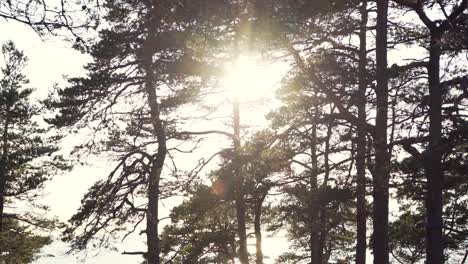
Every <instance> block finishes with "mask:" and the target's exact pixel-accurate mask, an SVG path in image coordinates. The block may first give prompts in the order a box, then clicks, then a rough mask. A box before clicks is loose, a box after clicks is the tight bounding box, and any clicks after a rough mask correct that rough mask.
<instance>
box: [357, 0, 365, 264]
mask: <svg viewBox="0 0 468 264" xmlns="http://www.w3.org/2000/svg"><path fill="white" fill-rule="evenodd" d="M366 33H367V0H363V1H362V6H361V25H360V32H359V39H360V43H359V91H358V97H359V99H358V100H359V103H358V119H359V123H358V124H357V130H358V131H357V137H358V138H357V146H356V170H357V175H356V178H357V191H356V198H357V201H356V202H357V205H356V207H357V208H356V209H357V210H356V211H357V213H356V225H357V234H356V264H365V263H366V249H367V241H366V240H367V238H366V226H367V223H366V220H367V212H366V129H365V127H363V125H362V124H364V123H365V122H366V87H367V80H366V79H367V78H366V76H367V72H366V64H367V41H366Z"/></svg>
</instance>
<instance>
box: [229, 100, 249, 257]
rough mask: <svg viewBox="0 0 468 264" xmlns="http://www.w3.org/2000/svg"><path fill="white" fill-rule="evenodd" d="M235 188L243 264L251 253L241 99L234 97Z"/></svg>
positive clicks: (238, 232) (240, 255) (238, 233)
mask: <svg viewBox="0 0 468 264" xmlns="http://www.w3.org/2000/svg"><path fill="white" fill-rule="evenodd" d="M233 108H234V109H233V117H234V120H233V121H234V125H233V127H234V190H235V204H236V216H237V235H238V236H239V260H240V262H241V263H242V264H248V263H249V253H248V251H247V231H246V221H245V212H246V208H245V207H246V206H245V199H244V176H243V175H242V173H241V170H240V166H241V164H239V151H240V114H239V100H238V99H237V98H236V99H234V104H233Z"/></svg>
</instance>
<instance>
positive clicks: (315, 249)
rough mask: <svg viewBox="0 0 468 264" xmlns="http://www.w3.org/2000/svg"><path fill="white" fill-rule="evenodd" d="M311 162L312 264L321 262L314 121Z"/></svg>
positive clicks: (313, 125) (315, 126) (315, 125)
mask: <svg viewBox="0 0 468 264" xmlns="http://www.w3.org/2000/svg"><path fill="white" fill-rule="evenodd" d="M316 115H317V107H315V110H314V118H313V120H316V118H315V117H316ZM310 143H311V144H310V149H311V163H312V171H311V172H310V183H309V184H310V209H309V210H310V220H309V222H310V227H309V228H310V241H309V243H310V260H311V263H312V264H319V259H320V256H319V255H320V254H319V247H320V239H319V228H318V223H319V206H318V201H317V171H318V160H317V123H316V122H315V121H313V124H312V131H311V142H310Z"/></svg>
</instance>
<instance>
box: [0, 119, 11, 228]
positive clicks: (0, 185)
mask: <svg viewBox="0 0 468 264" xmlns="http://www.w3.org/2000/svg"><path fill="white" fill-rule="evenodd" d="M7 112H8V111H7ZM5 116H7V118H5V121H4V122H5V124H4V126H3V135H2V144H3V146H2V157H1V160H0V233H1V232H3V214H4V212H3V210H4V207H5V189H6V182H7V169H6V166H7V164H6V163H7V157H8V126H9V120H8V116H9V114H8V113H6V114H5Z"/></svg>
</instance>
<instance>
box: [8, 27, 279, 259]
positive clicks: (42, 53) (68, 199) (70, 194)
mask: <svg viewBox="0 0 468 264" xmlns="http://www.w3.org/2000/svg"><path fill="white" fill-rule="evenodd" d="M0 30H1V32H2V33H3V34H1V35H0V44H3V43H5V42H6V41H7V40H12V41H13V42H15V44H16V46H17V47H18V48H19V49H20V50H23V51H24V52H25V54H26V56H27V57H28V58H29V62H28V66H27V69H26V75H27V76H28V78H29V79H30V81H31V86H32V87H34V88H36V89H37V93H36V96H37V97H40V98H44V97H45V96H46V95H47V93H48V91H49V89H50V88H51V87H52V86H53V85H54V83H64V81H63V76H64V75H68V76H76V75H82V74H83V73H84V71H83V69H82V66H83V65H84V64H85V63H86V62H88V61H90V58H89V57H88V56H86V55H83V54H81V53H79V52H77V51H75V50H73V49H71V44H70V43H67V42H63V41H61V40H60V39H58V38H49V39H48V40H42V39H41V38H40V37H39V36H38V35H37V34H35V33H34V32H33V31H32V30H31V29H30V28H28V27H26V26H23V25H20V24H18V23H8V22H5V21H2V23H1V24H0ZM230 67H234V70H233V71H232V73H233V75H232V76H228V77H227V78H226V82H225V85H226V88H228V89H229V90H231V92H232V91H234V90H235V91H236V92H233V94H232V95H231V96H239V98H240V100H241V103H242V107H241V122H242V125H243V126H251V127H253V129H254V130H255V129H260V128H261V127H263V126H264V125H265V124H266V121H265V119H264V115H265V114H266V113H267V112H268V110H269V109H270V108H271V104H272V103H274V102H273V101H274V99H273V92H272V88H273V87H276V86H277V84H278V82H279V81H280V79H281V73H282V72H283V73H284V72H285V67H286V65H284V64H283V65H276V64H275V65H269V64H268V63H264V62H261V63H259V62H257V61H251V60H249V59H247V58H245V57H241V58H240V59H239V61H237V62H236V63H234V64H233V65H231V66H230ZM239 92H240V93H239ZM259 97H264V98H266V99H267V100H266V101H264V102H263V103H262V104H257V106H255V107H252V106H250V107H248V106H247V105H248V103H247V102H248V101H252V100H255V99H258V98H259ZM224 111H225V112H226V113H227V114H230V111H232V110H231V106H229V104H227V105H225V108H224ZM225 121H226V120H224V122H225ZM211 125H212V126H213V127H214V128H217V129H226V126H225V124H224V127H223V126H222V125H221V126H220V123H217V124H214V123H213V124H211ZM217 126H219V127H217ZM195 127H200V125H195ZM205 128H206V127H205ZM194 130H195V129H194ZM251 131H252V128H250V132H251ZM244 132H245V130H244ZM210 142H211V144H210ZM76 143H78V142H73V138H72V137H70V138H69V139H68V141H67V142H66V144H67V145H73V144H76ZM207 143H208V145H211V147H209V148H211V149H213V150H214V149H215V148H216V147H218V146H219V141H217V140H211V141H210V140H208V141H207ZM193 158H194V159H195V158H196V159H198V158H199V157H193ZM98 164H99V165H98ZM105 164H108V162H107V161H106V160H104V158H103V160H97V161H95V162H94V163H92V164H90V165H86V166H78V167H75V169H74V170H73V171H72V172H70V173H66V174H65V175H59V176H57V177H55V178H54V179H53V180H52V181H51V182H50V183H49V184H48V185H47V188H46V191H45V193H46V195H45V197H44V203H46V204H48V205H49V206H50V208H51V212H50V215H51V216H57V217H59V219H60V220H61V221H64V222H65V221H67V220H68V219H69V217H70V216H71V215H72V214H73V213H74V212H75V211H76V210H77V208H78V207H79V205H80V200H81V198H82V197H83V194H84V193H85V192H86V190H87V189H88V188H89V187H90V186H91V185H92V184H93V183H94V182H95V181H96V180H98V179H100V178H102V177H105V176H106V175H107V174H108V172H109V167H108V166H106V165H105ZM169 209H170V205H168V204H165V205H163V212H161V214H162V215H167V213H168V211H169ZM142 238H143V237H141V238H140V239H138V238H135V237H133V238H129V239H127V240H126V241H125V242H123V243H122V244H119V243H116V244H115V246H116V247H117V248H118V249H119V250H120V251H117V252H115V251H108V250H102V251H101V252H94V251H93V252H84V253H82V254H79V255H76V256H69V255H67V254H66V250H67V247H66V244H64V243H62V242H55V243H53V244H52V245H51V246H48V247H46V248H45V249H44V252H43V254H42V255H43V257H42V258H40V259H39V260H37V261H36V262H35V263H36V264H46V263H47V264H70V263H87V264H94V263H96V264H97V263H113V264H121V263H122V264H123V263H140V261H141V257H139V256H127V255H121V254H120V252H121V251H123V250H127V251H139V250H144V248H145V244H144V243H143V242H142V241H141V239H142ZM252 243H254V242H253V241H252ZM286 248H287V242H286V240H285V239H284V238H281V236H280V237H277V238H275V239H268V238H267V237H265V238H264V249H265V253H266V255H270V257H271V258H269V259H265V262H266V263H268V262H269V261H271V260H273V259H274V258H275V257H276V256H277V255H279V254H280V253H281V252H283V251H284V250H286ZM268 249H270V250H268ZM250 251H251V253H253V252H254V248H253V247H252V248H251V249H250ZM96 253H99V255H96ZM51 255H53V257H52V256H51Z"/></svg>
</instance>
